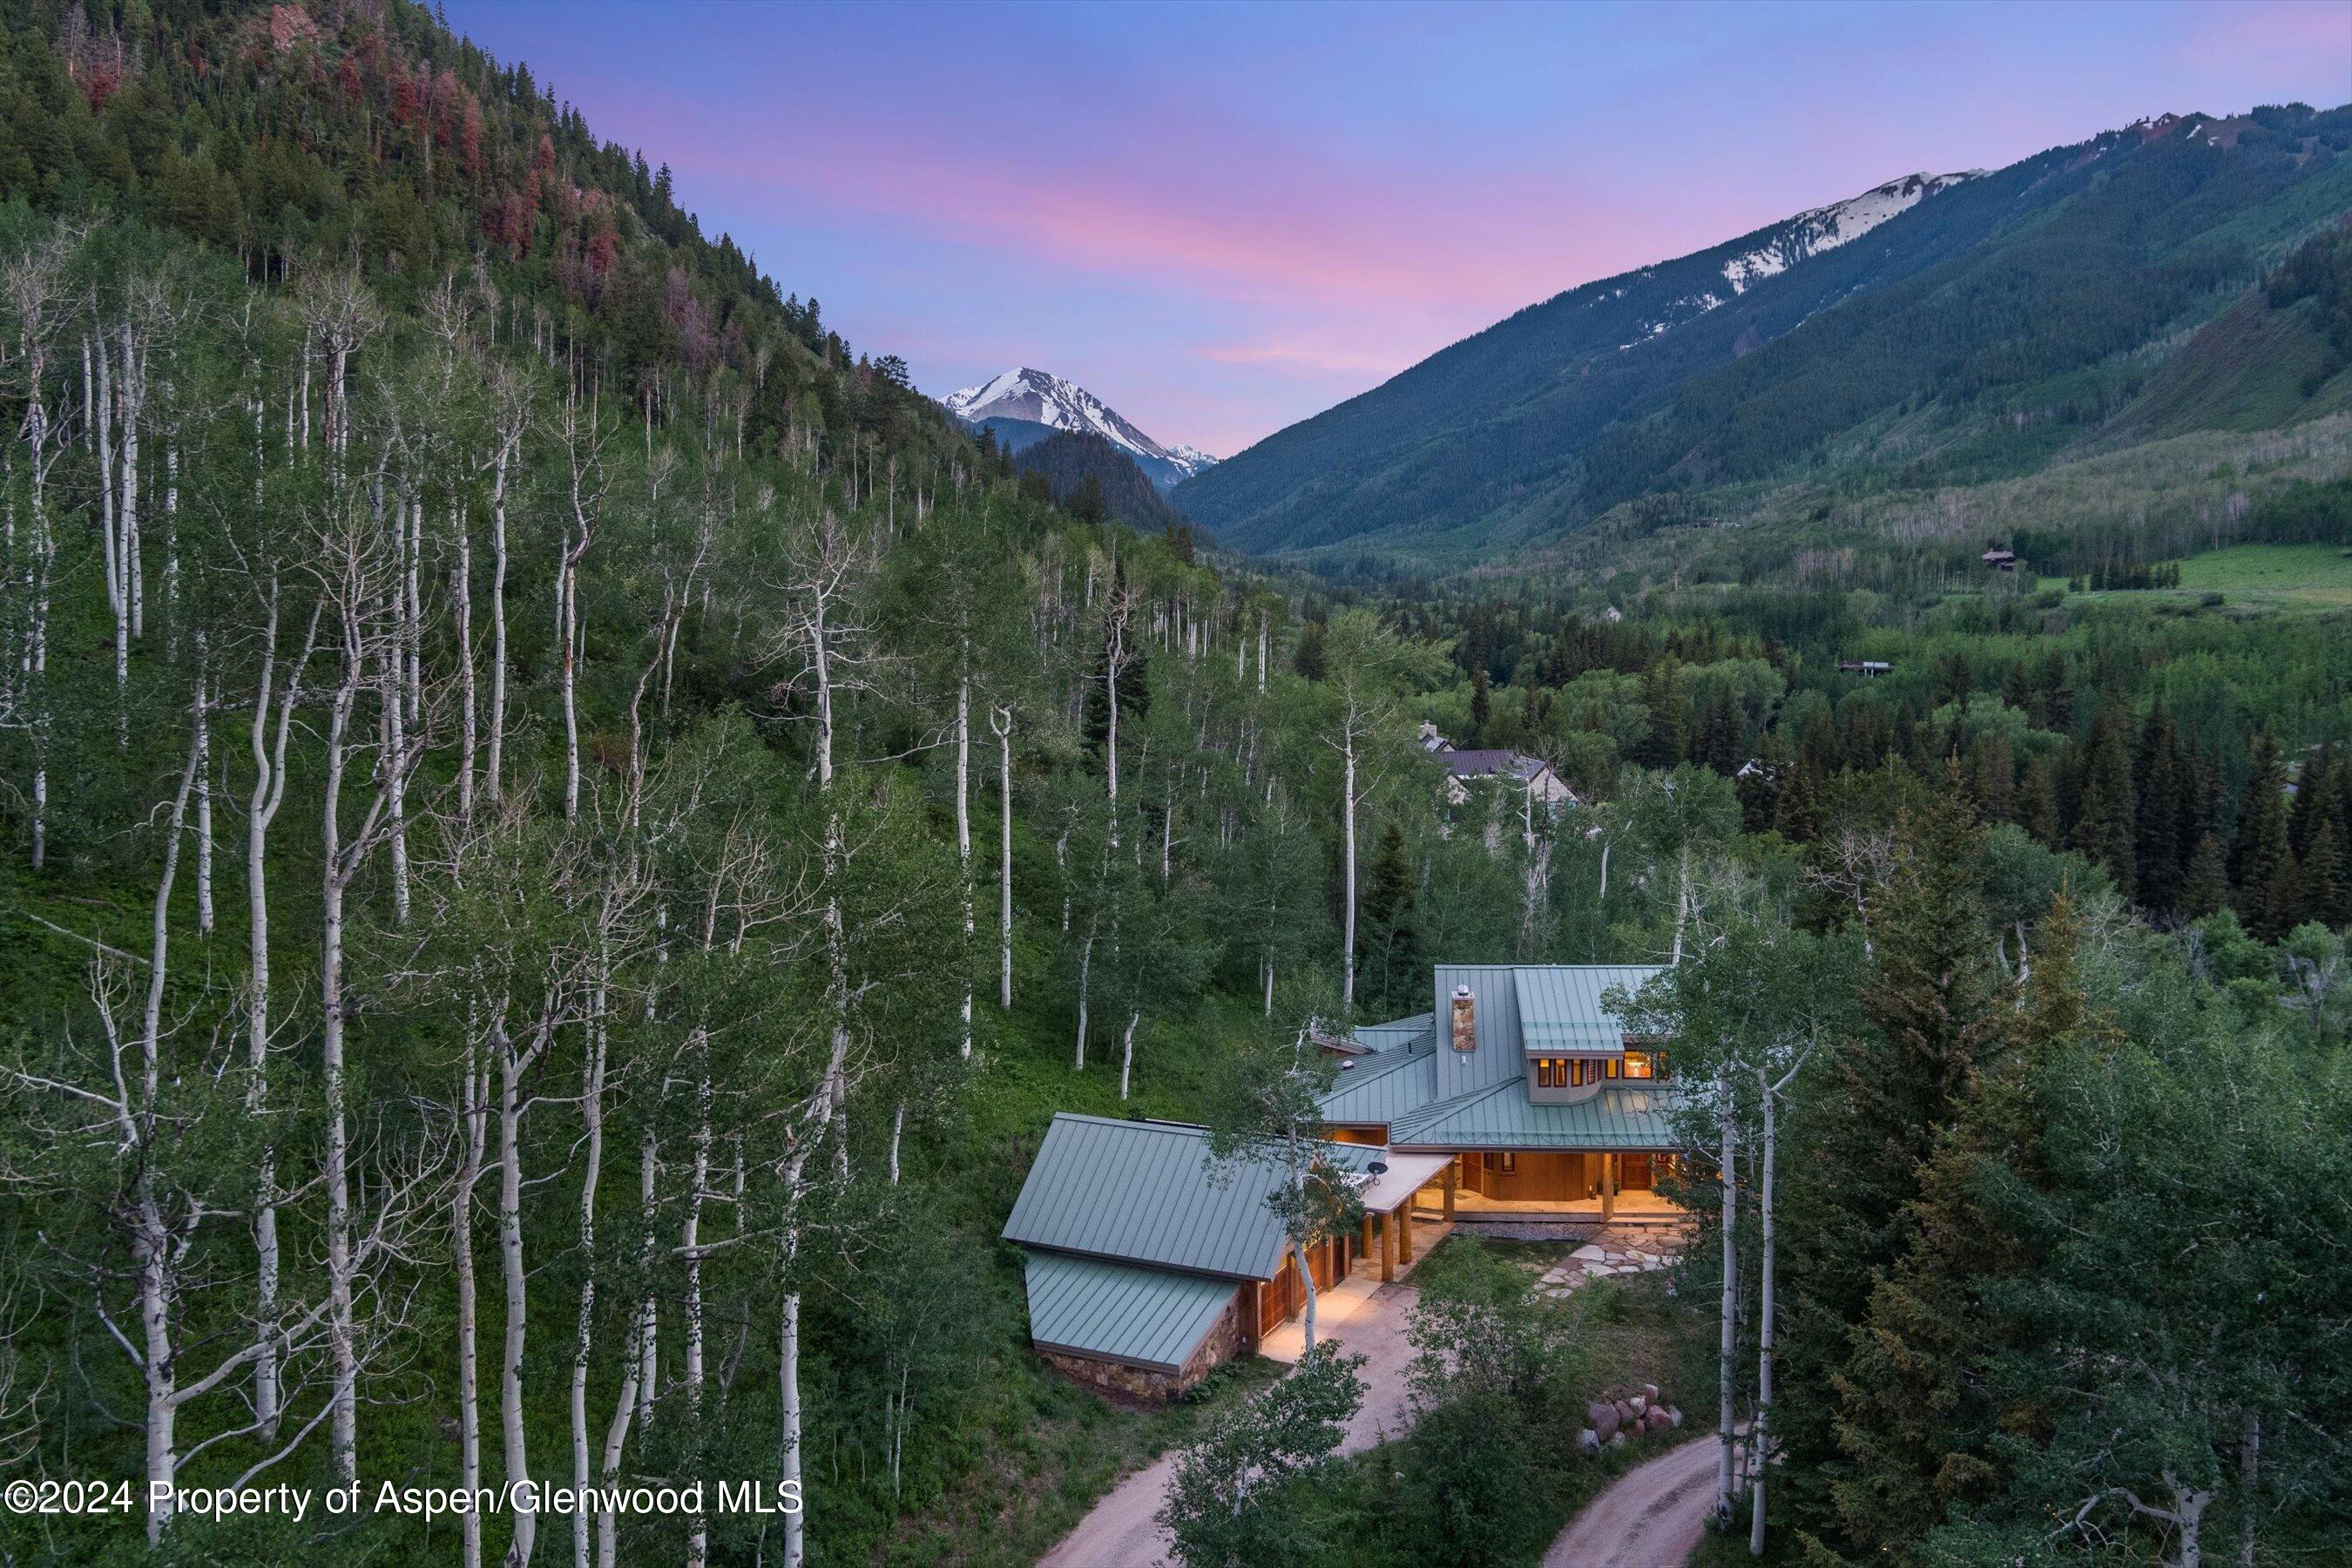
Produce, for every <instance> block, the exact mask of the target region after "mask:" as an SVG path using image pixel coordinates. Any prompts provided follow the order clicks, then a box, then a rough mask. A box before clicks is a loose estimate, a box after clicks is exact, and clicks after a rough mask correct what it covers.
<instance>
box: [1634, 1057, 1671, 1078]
mask: <svg viewBox="0 0 2352 1568" xmlns="http://www.w3.org/2000/svg"><path fill="white" fill-rule="evenodd" d="M1664 1065H1665V1064H1664V1058H1663V1057H1662V1055H1661V1054H1660V1053H1658V1052H1656V1051H1627V1052H1626V1053H1625V1076H1626V1077H1627V1078H1656V1077H1657V1076H1658V1074H1659V1070H1660V1069H1661V1068H1663V1067H1664Z"/></svg>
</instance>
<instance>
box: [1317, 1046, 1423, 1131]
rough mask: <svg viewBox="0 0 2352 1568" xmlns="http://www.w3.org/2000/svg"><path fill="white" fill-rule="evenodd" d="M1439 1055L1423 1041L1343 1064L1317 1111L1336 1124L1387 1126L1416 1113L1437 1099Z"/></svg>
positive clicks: (1347, 1125) (1343, 1125)
mask: <svg viewBox="0 0 2352 1568" xmlns="http://www.w3.org/2000/svg"><path fill="white" fill-rule="evenodd" d="M1435 1054H1436V1049H1435V1047H1432V1046H1427V1045H1420V1046H1413V1047H1408V1048H1407V1049H1404V1050H1401V1051H1389V1052H1384V1053H1383V1054H1381V1055H1380V1056H1377V1057H1366V1058H1362V1059H1361V1060H1360V1061H1359V1062H1358V1063H1357V1064H1356V1065H1355V1066H1353V1067H1343V1068H1340V1070H1339V1079H1338V1081H1336V1082H1335V1083H1333V1085H1332V1086H1331V1091H1330V1092H1329V1093H1328V1094H1326V1095H1325V1096H1324V1097H1323V1098H1322V1099H1321V1100H1318V1101H1317V1102H1316V1109H1317V1110H1319V1111H1321V1112H1322V1116H1323V1120H1324V1121H1327V1122H1328V1123H1330V1124H1331V1125H1332V1126H1334V1127H1371V1126H1382V1125H1385V1124H1387V1123H1389V1122H1391V1121H1396V1120H1397V1119H1398V1118H1400V1117H1402V1116H1408V1115H1411V1114H1412V1112H1413V1111H1416V1110H1420V1109H1421V1108H1422V1107H1423V1106H1425V1105H1427V1104H1428V1103H1429V1102H1430V1101H1431V1100H1434V1099H1436V1098H1437V1064H1436V1063H1435V1062H1434V1061H1433V1060H1432V1059H1431V1058H1433V1057H1434V1056H1435Z"/></svg>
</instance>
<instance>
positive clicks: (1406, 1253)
mask: <svg viewBox="0 0 2352 1568" xmlns="http://www.w3.org/2000/svg"><path fill="white" fill-rule="evenodd" d="M1396 1216H1397V1261H1398V1262H1400V1263H1410V1262H1412V1194H1411V1193H1407V1194H1405V1199H1404V1202H1402V1203H1401V1204H1399V1205H1397V1210H1396Z"/></svg>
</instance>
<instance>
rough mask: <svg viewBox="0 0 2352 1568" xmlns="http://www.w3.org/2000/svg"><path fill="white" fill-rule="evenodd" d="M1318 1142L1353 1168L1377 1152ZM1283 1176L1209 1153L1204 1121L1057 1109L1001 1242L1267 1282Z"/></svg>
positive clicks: (1277, 1237) (1278, 1243) (1255, 1163)
mask: <svg viewBox="0 0 2352 1568" xmlns="http://www.w3.org/2000/svg"><path fill="white" fill-rule="evenodd" d="M1322 1149H1323V1152H1324V1153H1325V1154H1326V1155H1327V1156H1328V1157H1329V1158H1330V1159H1332V1160H1333V1161H1334V1162H1336V1163H1339V1164H1340V1165H1343V1166H1346V1167H1348V1168H1349V1169H1352V1170H1356V1171H1361V1170H1363V1169H1364V1168H1365V1167H1366V1166H1368V1165H1369V1164H1370V1163H1371V1162H1373V1161H1374V1160H1377V1159H1379V1158H1380V1157H1381V1151H1380V1150H1379V1149H1378V1148H1374V1147H1371V1146H1370V1145H1365V1144H1349V1143H1326V1144H1324V1145H1322ZM1282 1180H1283V1173H1282V1171H1281V1170H1280V1168H1279V1167H1278V1166H1277V1165H1276V1163H1274V1162H1272V1161H1269V1160H1258V1159H1252V1158H1249V1157H1247V1156H1245V1155H1244V1156H1238V1157H1235V1158H1234V1159H1230V1160H1226V1161H1223V1162H1222V1163H1220V1162H1217V1161H1214V1160H1213V1159H1212V1158H1211V1155H1210V1152H1209V1134H1208V1130H1207V1129H1206V1128H1201V1127H1188V1126H1184V1125H1181V1123H1177V1122H1169V1121H1113V1120H1111V1119H1110V1118H1108V1117H1102V1116H1078V1115H1074V1114H1072V1113H1071V1112H1069V1111H1060V1112H1057V1113H1056V1114H1055V1117H1054V1124H1053V1125H1052V1126H1051V1127H1049V1128H1048V1129H1046V1131H1045V1142H1043V1143H1042V1144H1040V1145H1039V1146H1038V1149H1037V1158H1036V1160H1035V1161H1034V1162H1033V1163H1031V1165H1030V1167H1029V1175H1028V1179H1027V1180H1026V1181H1024V1182H1023V1183H1022V1184H1021V1195H1020V1197H1019V1198H1017V1199H1015V1200H1014V1202H1013V1214H1012V1216H1011V1217H1010V1218H1008V1219H1007V1220H1006V1221H1005V1222H1004V1239H1005V1240H1007V1241H1013V1242H1019V1243H1020V1244H1021V1245H1022V1246H1024V1247H1049V1248H1051V1249H1053V1250H1055V1251H1056V1252H1077V1253H1085V1254H1087V1255H1088V1256H1089V1257H1094V1258H1110V1259H1113V1260H1115V1261H1118V1262H1122V1263H1143V1264H1154V1265H1157V1266H1158V1267H1160V1268H1181V1269H1185V1270H1189V1271H1191V1272H1192V1273H1196V1274H1220V1275H1223V1276H1224V1277H1225V1278H1227V1279H1272V1278H1274V1275H1275V1273H1276V1269H1277V1268H1278V1267H1279V1266H1280V1262H1281V1258H1280V1253H1281V1248H1282V1243H1283V1237H1282V1222H1281V1220H1280V1219H1279V1218H1278V1217H1277V1216H1276V1214H1275V1212H1274V1210H1273V1209H1272V1208H1271V1207H1270V1206H1268V1205H1267V1203H1266V1199H1267V1197H1268V1196H1269V1195H1270V1194H1273V1192H1274V1191H1275V1190H1276V1187H1277V1186H1278V1185H1279V1184H1281V1182H1282Z"/></svg>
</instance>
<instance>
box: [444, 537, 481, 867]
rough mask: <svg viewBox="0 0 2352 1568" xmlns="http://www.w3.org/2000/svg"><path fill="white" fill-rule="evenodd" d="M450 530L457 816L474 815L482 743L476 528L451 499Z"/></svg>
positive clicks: (466, 819)
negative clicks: (453, 542) (477, 673)
mask: <svg viewBox="0 0 2352 1568" xmlns="http://www.w3.org/2000/svg"><path fill="white" fill-rule="evenodd" d="M449 531H450V532H451V533H453V534H455V535H456V536H457V565H456V566H455V567H454V568H452V569H451V571H450V573H449V591H450V597H451V598H452V599H454V600H455V601H456V605H457V818H458V820H459V821H460V822H471V821H472V820H473V819H474V765H475V763H476V760H477V757H478V748H479V745H480V721H479V720H478V716H477V695H476V690H475V679H474V532H473V530H471V529H470V528H467V526H466V520H465V518H464V517H463V516H462V515H461V514H460V513H459V511H458V510H457V498H456V497H455V496H454V495H453V496H452V497H451V498H450V501H449Z"/></svg>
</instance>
